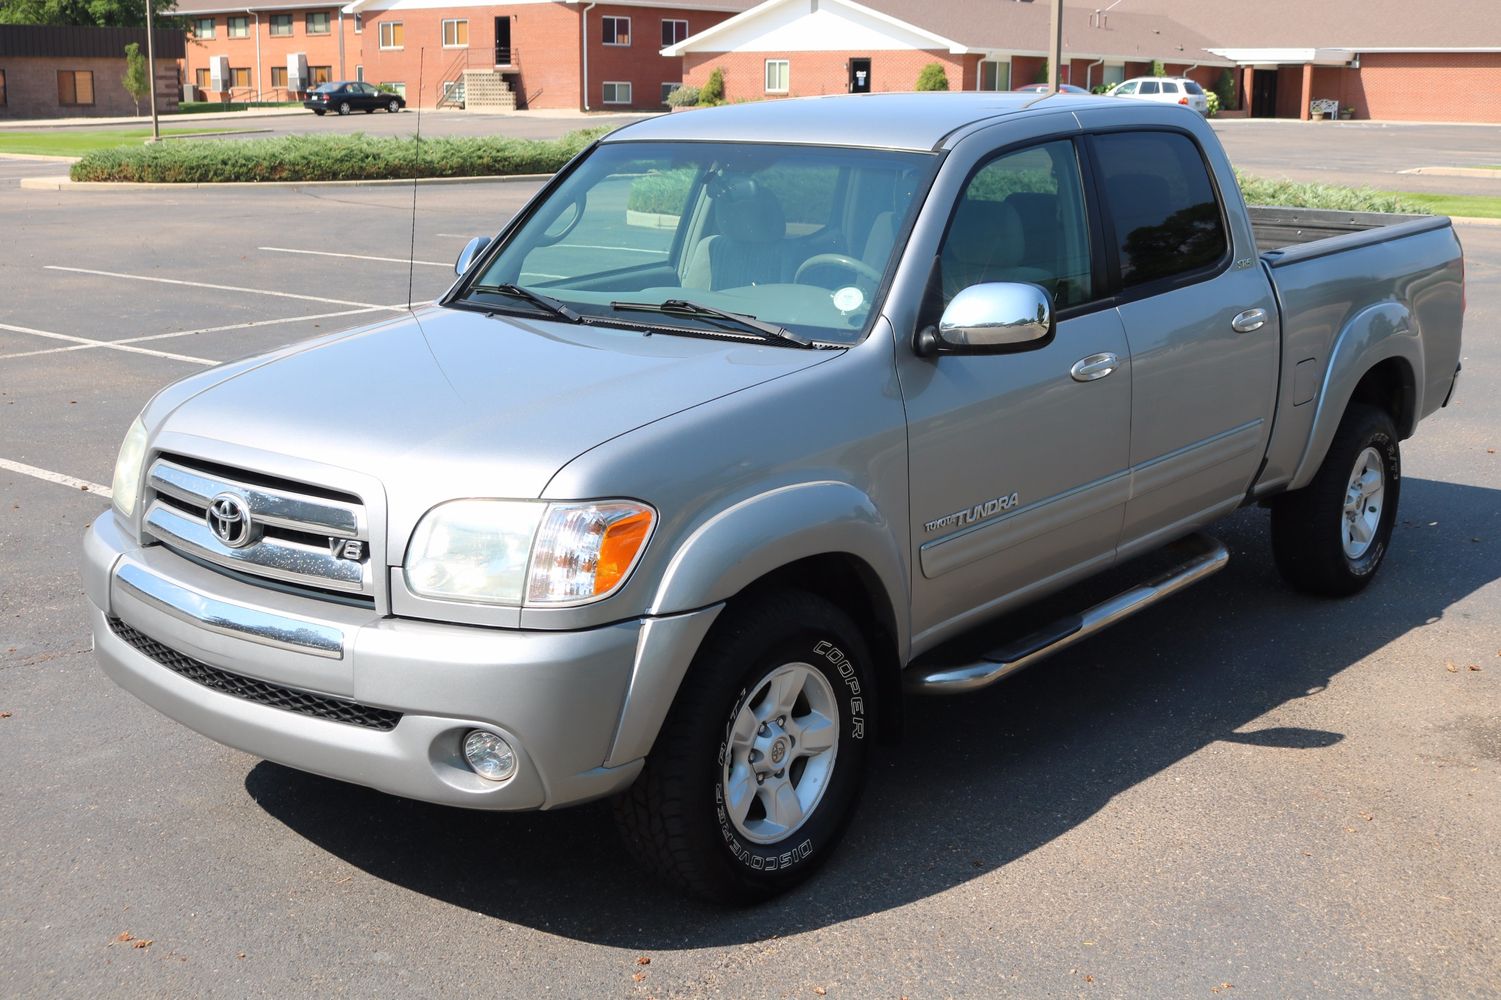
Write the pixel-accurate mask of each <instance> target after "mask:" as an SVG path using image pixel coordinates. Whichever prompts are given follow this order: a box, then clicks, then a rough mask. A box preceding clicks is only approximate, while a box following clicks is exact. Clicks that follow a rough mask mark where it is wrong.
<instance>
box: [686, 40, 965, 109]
mask: <svg viewBox="0 0 1501 1000" xmlns="http://www.w3.org/2000/svg"><path fill="white" fill-rule="evenodd" d="M767 59H786V60H788V62H789V66H788V87H789V93H788V94H786V95H782V94H768V93H766V75H765V74H766V60H767ZM851 59H869V60H870V80H871V90H873V91H876V92H888V91H908V90H912V89H913V88H915V87H916V86H917V75H918V74H919V73H921V72H922V68H923V67H924V66H926V65H928V63H933V62H936V63H938V64H939V65H941V66H943V68H944V73H945V75H947V76H948V79H949V89H950V90H973V89H974V88H975V83H976V72H977V69H976V68H977V67H978V65H979V61H980V57H979V56H977V55H963V56H958V55H951V54H949V53H948V52H946V51H941V50H936V49H934V50H922V49H907V50H896V51H871V50H868V49H867V50H863V51H859V52H855V51H849V52H694V53H689V54H688V55H687V56H685V57H684V65H683V82H684V83H685V84H688V85H690V86H695V87H702V86H703V85H704V83H705V82H707V80H708V78H709V74H710V73H711V72H713V71H714V69H715V68H723V69H724V96H725V99H726V100H730V101H738V100H759V99H761V98H764V97H782V96H789V97H811V96H815V95H819V94H843V93H846V92H848V90H849V61H850V60H851Z"/></svg>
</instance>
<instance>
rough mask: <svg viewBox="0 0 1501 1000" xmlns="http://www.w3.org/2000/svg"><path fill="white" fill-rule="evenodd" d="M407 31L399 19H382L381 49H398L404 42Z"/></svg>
mask: <svg viewBox="0 0 1501 1000" xmlns="http://www.w3.org/2000/svg"><path fill="white" fill-rule="evenodd" d="M406 38H407V32H406V28H405V27H403V26H402V23H401V22H400V21H382V22H381V23H380V47H381V48H383V49H399V48H401V47H403V46H404V45H405V44H406Z"/></svg>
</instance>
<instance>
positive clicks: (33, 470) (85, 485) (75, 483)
mask: <svg viewBox="0 0 1501 1000" xmlns="http://www.w3.org/2000/svg"><path fill="white" fill-rule="evenodd" d="M0 469H9V470H10V471H11V472H19V473H20V474H21V475H23V476H30V477H31V478H33V479H41V480H45V481H46V482H49V483H57V484H58V485H59V486H71V487H72V488H73V489H75V490H80V491H87V492H89V493H97V494H99V495H100V496H102V497H103V498H104V499H106V500H109V499H111V498H113V497H114V495H115V494H114V492H113V491H111V490H110V488H109V487H108V486H100V485H99V484H98V483H91V482H89V481H88V480H87V479H75V478H73V477H72V476H65V475H63V474H62V473H61V472H48V471H47V470H46V469H38V468H37V467H36V466H34V465H27V464H25V463H24V462H12V461H11V460H10V459H8V458H0Z"/></svg>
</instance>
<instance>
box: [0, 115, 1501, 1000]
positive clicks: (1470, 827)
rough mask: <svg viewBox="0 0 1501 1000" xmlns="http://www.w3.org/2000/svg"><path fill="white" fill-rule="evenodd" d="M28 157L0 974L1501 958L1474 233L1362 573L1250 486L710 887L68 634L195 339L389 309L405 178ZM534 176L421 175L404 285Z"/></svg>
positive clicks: (1499, 741) (735, 990)
mask: <svg viewBox="0 0 1501 1000" xmlns="http://www.w3.org/2000/svg"><path fill="white" fill-rule="evenodd" d="M375 117H376V118H377V119H378V118H379V117H380V116H375ZM398 117H400V116H398ZM33 166H34V165H33V164H21V163H18V162H11V163H0V219H3V220H5V227H4V230H5V234H6V250H5V252H4V253H3V254H0V790H3V791H0V801H3V803H4V808H3V809H0V984H4V985H3V987H0V992H4V993H6V994H8V995H18V996H26V997H49V998H50V997H85V996H87V997H141V996H184V997H186V996H193V997H197V996H236V997H238V996H276V997H300V996H326V995H342V996H377V995H379V996H384V995H393V996H459V995H470V994H478V995H493V996H503V997H508V996H516V997H536V996H562V997H586V996H587V997H594V996H611V997H643V998H644V997H663V998H665V997H676V996H683V997H688V996H708V995H713V996H725V997H815V996H827V997H835V998H838V997H849V998H866V997H890V998H896V997H900V996H908V997H911V998H913V1000H916V998H920V997H923V998H925V997H942V996H964V997H992V996H1001V995H1010V996H1019V997H1044V996H1047V997H1051V996H1064V995H1070V996H1072V995H1079V996H1104V997H1141V996H1151V997H1167V996H1174V997H1178V996H1181V997H1198V996H1203V997H1213V996H1221V997H1227V996H1228V997H1241V998H1244V997H1277V998H1280V997H1297V996H1347V995H1349V996H1353V995H1362V996H1394V997H1409V996H1443V997H1450V996H1473V997H1483V996H1495V995H1496V994H1497V992H1498V990H1501V946H1498V941H1501V908H1498V907H1497V906H1496V899H1497V898H1498V893H1501V841H1498V839H1497V837H1496V831H1497V829H1498V828H1501V455H1498V454H1497V452H1498V451H1501V393H1498V392H1497V391H1496V388H1495V387H1496V385H1497V384H1498V379H1501V345H1498V341H1497V338H1496V334H1495V330H1496V328H1497V326H1498V323H1501V229H1498V228H1486V227H1474V228H1466V229H1464V230H1463V231H1462V233H1461V236H1462V238H1463V240H1464V243H1465V247H1466V251H1467V254H1468V264H1467V275H1468V280H1469V290H1468V303H1469V311H1468V315H1467V322H1466V347H1465V352H1464V354H1465V356H1464V378H1463V380H1462V382H1461V386H1460V390H1459V395H1458V399H1457V402H1456V404H1455V405H1454V406H1452V407H1450V408H1449V409H1448V410H1445V411H1443V412H1442V413H1441V414H1440V415H1438V416H1437V417H1435V418H1433V419H1432V420H1431V421H1429V422H1426V423H1425V424H1424V425H1423V427H1422V429H1421V430H1420V432H1419V434H1418V436H1417V437H1416V438H1414V439H1413V440H1411V441H1409V442H1407V443H1406V444H1405V445H1404V460H1405V461H1404V464H1405V473H1406V476H1407V479H1406V483H1405V485H1404V488H1403V493H1402V501H1401V502H1402V508H1401V515H1400V521H1399V528H1398V534H1397V536H1396V539H1395V541H1394V546H1393V551H1392V554H1391V557H1390V561H1389V563H1388V564H1387V566H1386V567H1385V569H1384V571H1383V575H1382V576H1381V577H1380V578H1379V579H1378V580H1377V582H1376V583H1375V584H1374V585H1373V586H1372V588H1371V589H1370V590H1368V591H1367V592H1366V593H1364V594H1363V595H1361V596H1360V597H1358V598H1355V599H1352V600H1349V601H1344V602H1334V603H1331V602H1323V601H1314V600H1310V599H1307V598H1303V597H1299V596H1296V595H1294V594H1292V593H1291V592H1289V591H1288V590H1286V589H1284V588H1283V587H1282V586H1281V585H1280V584H1279V582H1278V580H1277V578H1276V575H1275V572H1274V570H1273V568H1272V564H1271V558H1270V554H1269V547H1268V543H1267V537H1266V518H1265V513H1264V512H1263V511H1260V510H1255V509H1252V510H1247V511H1243V512H1241V513H1239V514H1237V515H1235V516H1234V517H1232V518H1231V519H1229V520H1228V521H1226V522H1225V523H1224V524H1223V526H1222V530H1221V531H1220V532H1219V534H1220V536H1221V537H1222V538H1223V539H1224V540H1225V541H1226V543H1227V545H1228V546H1229V548H1230V550H1231V553H1232V560H1231V564H1230V567H1229V568H1228V569H1227V570H1226V571H1225V572H1223V573H1222V574H1220V575H1218V576H1216V577H1214V578H1212V579H1211V580H1210V581H1208V582H1207V583H1205V584H1203V585H1202V586H1200V587H1198V588H1196V589H1194V590H1191V591H1189V592H1187V593H1186V594H1184V595H1182V596H1181V597H1178V598H1175V599H1174V601H1173V602H1172V603H1169V604H1167V605H1164V606H1163V607H1161V608H1158V609H1155V610H1154V611H1152V612H1150V613H1148V614H1146V615H1144V616H1142V617H1140V618H1137V619H1135V620H1133V621H1130V622H1127V623H1126V624H1124V625H1122V626H1120V627H1118V628H1117V629H1115V630H1113V631H1111V632H1108V633H1106V634H1105V635H1103V636H1102V637H1100V638H1097V639H1094V640H1091V641H1089V642H1087V643H1084V644H1081V645H1079V646H1077V647H1074V648H1073V649H1071V650H1069V651H1068V652H1066V653H1064V654H1062V655H1060V656H1059V657H1058V658H1056V659H1054V660H1052V661H1050V662H1049V663H1047V664H1046V665H1045V666H1042V667H1039V668H1037V669H1035V670H1032V671H1030V672H1028V673H1026V674H1023V675H1022V676H1020V677H1019V678H1017V679H1016V680H1014V681H1012V682H1009V683H1007V684H1005V685H1001V686H999V687H997V688H994V689H991V690H989V691H987V692H984V693H981V694H978V695H974V696H970V697H968V698H966V699H959V700H942V701H938V700H935V701H925V702H917V703H915V704H914V706H913V708H912V711H911V712H910V714H909V718H908V724H907V734H906V740H905V742H904V743H903V744H902V745H901V746H900V747H897V748H894V749H891V750H888V751H885V752H883V753H882V754H881V756H880V757H879V759H878V762H877V766H876V768H875V771H874V773H873V775H872V779H871V782H870V785H869V787H868V791H867V794H866V797H865V800H864V803H863V805H862V807H861V812H860V815H859V817H858V820H857V822H856V824H855V826H854V829H853V831H852V833H851V835H850V837H849V839H848V840H847V841H846V844H845V846H844V849H843V850H842V852H841V853H840V855H839V856H838V857H837V858H836V859H835V861H834V862H833V863H832V865H831V866H830V867H829V868H828V869H826V870H825V871H824V872H823V873H822V874H821V875H820V876H819V877H818V878H817V879H816V880H815V881H814V882H812V883H811V884H810V885H808V886H806V887H804V888H802V889H801V890H799V891H797V892H795V893H793V894H792V895H791V896H789V897H787V898H785V899H782V900H779V901H777V902H775V903H772V904H769V905H766V906H763V907H760V908H758V909H754V910H745V911H720V910H714V909H709V908H706V907H703V906H699V905H697V904H692V903H686V902H684V901H682V900H681V899H679V898H678V897H676V896H674V895H672V894H671V893H669V892H666V891H664V890H663V889H662V888H661V887H659V886H658V885H657V884H655V883H654V882H652V881H651V880H650V879H648V878H646V877H645V876H643V875H642V874H641V873H640V872H639V871H638V870H637V869H636V868H635V867H634V866H633V865H632V864H631V862H630V861H629V860H628V858H627V857H626V855H625V853H624V851H623V850H622V849H621V848H620V847H619V846H618V845H617V843H616V841H615V839H614V835H613V833H612V832H611V831H610V824H609V816H608V810H607V809H606V808H605V807H603V806H599V805H594V806H586V807H582V808H579V809H574V810H567V811H562V812H557V813H546V814H522V815H492V814H478V813H468V812H463V811H458V810H452V809H445V808H439V807H434V806H427V805H421V804H416V803H411V802H406V801H402V800H398V799H394V798H390V797H387V796H384V795H382V794H379V793H375V792H371V791H367V790H364V789H360V788H356V787H353V786H347V785H343V784H340V783H337V782H333V781H329V780H326V779H322V778H318V777H313V776H310V775H306V774H301V773H298V772H294V771H291V770H289V769H286V768H283V767H280V766H277V765H274V764H269V763H266V762H263V761H259V760H257V759H255V758H252V757H250V756H248V755H245V754H242V753H239V752H237V751H234V750H229V749H227V748H224V747H222V746H219V745H217V744H214V743H212V742H210V741H208V740H206V739H204V738H202V737H200V736H198V735H196V734H195V733H193V732H191V731H189V730H187V729H185V728H183V727H181V726H179V725H177V724H176V723H173V722H171V721H169V720H167V719H166V718H164V717H162V716H160V715H158V714H156V713H155V712H153V711H152V710H151V709H149V708H147V707H146V706H145V705H143V704H142V703H140V702H138V701H136V700H135V699H134V698H132V697H131V696H129V695H127V694H126V693H125V692H124V691H122V690H120V689H118V688H116V687H115V686H114V685H113V684H111V683H110V682H109V681H108V680H107V679H106V678H105V677H104V676H103V675H102V674H101V673H100V672H99V670H98V669H97V667H96V666H95V665H94V663H93V660H92V656H91V654H90V652H89V638H88V634H87V629H86V626H85V617H84V604H85V598H84V596H83V594H82V591H81V588H80V584H79V581H78V577H77V565H78V562H79V555H78V547H79V538H80V533H81V532H82V530H83V527H84V525H85V524H86V523H87V522H88V521H89V520H91V519H92V518H93V517H95V516H96V515H97V514H98V513H100V512H101V511H103V510H105V509H106V506H107V501H106V500H105V499H103V498H102V497H101V496H100V495H99V493H98V490H99V488H100V485H101V484H107V483H108V482H109V480H110V475H111V469H112V466H113V462H114V457H115V452H116V449H117V447H118V445H119V441H120V437H121V435H122V434H123V432H124V430H125V428H126V426H127V425H128V424H129V422H130V420H131V418H132V417H133V416H134V415H135V413H136V412H137V411H138V410H139V408H140V407H141V405H142V404H143V403H144V402H145V401H146V400H147V398H149V396H150V395H151V394H152V393H153V392H154V391H155V390H156V389H157V388H159V387H160V386H161V385H163V384H164V383H166V382H168V381H170V380H173V379H176V378H179V377H181V376H184V375H187V374H190V373H192V372H195V371H200V370H202V369H203V368H204V367H206V366H208V365H211V364H213V363H216V362H219V361H224V360H228V359H232V358H236V357H240V356H243V355H246V354H249V353H253V352H258V351H262V350H266V349H269V348H272V347H275V346H278V345H281V344H284V343H287V342H290V341H294V340H297V339H300V338H304V337H307V336H311V335H314V334H318V333H322V332H327V331H330V330H334V329H339V328H342V327H345V326H348V325H352V324H356V323H360V322H365V321H370V320H377V319H382V318H386V317H389V316H392V315H395V314H397V313H399V312H400V311H402V310H403V309H404V308H405V303H406V302H407V301H408V269H407V266H406V264H405V263H404V258H405V257H406V255H407V249H408V245H409V241H411V239H412V236H411V226H412V218H411V205H412V191H411V189H409V188H404V187H364V188H351V187H333V188H314V187H304V188H268V189H265V190H243V189H240V190H233V191H229V190H226V191H207V190H191V191H182V192H176V191H160V190H150V191H109V192H79V191H62V192H58V191H50V192H49V191H31V190H23V189H20V188H18V187H17V186H16V185H15V183H14V178H15V177H16V176H19V175H20V174H22V173H24V172H26V171H28V170H30V169H31V168H32V167H33ZM53 171H54V172H55V166H54V167H53ZM533 190H534V185H533V184H530V183H515V182H513V183H493V184H479V185H433V186H424V187H421V188H419V189H418V193H417V199H418V200H417V206H418V215H417V223H416V235H415V241H412V247H413V250H414V255H415V258H416V259H417V261H418V262H419V263H418V264H417V266H416V267H415V268H414V269H413V285H412V290H413V298H415V299H416V300H417V301H422V300H425V299H430V298H431V297H433V296H434V295H435V294H437V293H438V292H439V291H441V290H442V289H443V288H444V287H446V285H447V284H448V282H449V280H450V277H451V271H450V270H448V268H449V263H450V262H451V261H452V259H453V257H454V255H455V254H456V252H457V251H458V249H459V248H460V247H461V246H462V245H463V242H464V239H465V238H466V237H467V236H469V235H471V234H475V233H481V232H485V233H488V232H493V231H494V230H495V229H497V228H498V227H499V225H500V224H501V222H502V221H503V220H504V219H505V218H506V217H507V216H508V215H509V214H511V213H512V212H514V211H515V210H516V209H517V208H518V207H519V206H520V205H521V204H522V203H523V202H524V200H525V199H526V197H527V196H528V195H529V194H530V193H531V192H532V191H533ZM1472 665H1473V668H1472ZM1451 667H1452V669H1451ZM121 935H127V936H128V938H127V939H122V938H121ZM132 939H133V940H132ZM142 941H147V942H149V944H148V945H145V946H139V947H138V946H137V945H139V943H140V942H142ZM643 959H649V960H650V961H649V964H641V960H643Z"/></svg>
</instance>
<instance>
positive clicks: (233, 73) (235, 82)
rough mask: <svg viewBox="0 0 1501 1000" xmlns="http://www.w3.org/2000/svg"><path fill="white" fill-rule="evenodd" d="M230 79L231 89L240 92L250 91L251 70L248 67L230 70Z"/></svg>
mask: <svg viewBox="0 0 1501 1000" xmlns="http://www.w3.org/2000/svg"><path fill="white" fill-rule="evenodd" d="M229 78H230V81H231V82H230V86H231V87H234V88H236V89H238V90H249V89H250V69H249V68H248V67H242V68H240V69H232V70H230V71H229Z"/></svg>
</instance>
